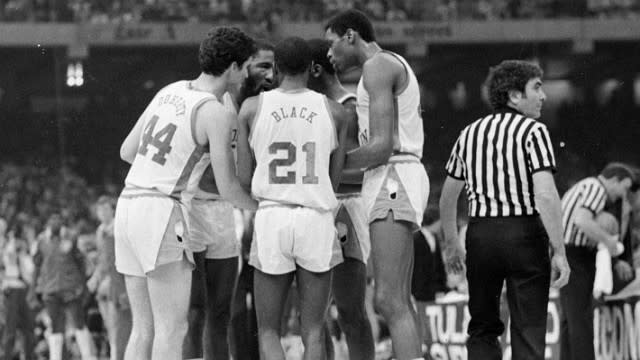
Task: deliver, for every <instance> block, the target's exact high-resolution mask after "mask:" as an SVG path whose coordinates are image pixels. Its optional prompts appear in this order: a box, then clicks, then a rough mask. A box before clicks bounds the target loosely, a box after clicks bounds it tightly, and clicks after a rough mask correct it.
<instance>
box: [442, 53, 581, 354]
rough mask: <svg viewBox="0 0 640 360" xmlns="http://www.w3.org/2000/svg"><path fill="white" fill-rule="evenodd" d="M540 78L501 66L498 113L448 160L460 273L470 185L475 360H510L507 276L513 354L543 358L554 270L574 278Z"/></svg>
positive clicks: (492, 75) (450, 240)
mask: <svg viewBox="0 0 640 360" xmlns="http://www.w3.org/2000/svg"><path fill="white" fill-rule="evenodd" d="M541 77H542V70H541V69H540V67H539V66H537V65H535V64H532V63H529V62H524V61H516V60H507V61H503V62H502V63H500V64H499V65H498V66H496V67H495V68H492V69H491V70H490V72H489V77H488V79H487V84H488V87H489V99H490V102H491V106H492V107H493V109H494V112H493V113H492V114H489V115H487V116H484V117H482V118H480V119H478V120H476V121H474V122H473V123H472V124H470V125H469V126H467V127H466V128H465V129H463V130H462V132H461V133H460V136H459V137H458V140H457V141H456V144H455V145H454V148H453V150H452V152H451V155H450V157H449V161H448V162H447V166H446V171H447V175H448V176H447V179H446V180H445V183H444V186H443V189H442V196H441V197H440V217H441V220H442V226H443V230H444V234H445V265H446V266H447V269H448V271H450V272H453V273H459V272H462V271H464V267H465V266H464V261H465V259H464V258H465V254H464V251H463V249H462V245H461V244H460V242H459V241H458V234H457V230H456V217H457V213H456V203H457V199H458V196H459V195H460V192H461V190H462V188H463V186H465V185H466V188H467V196H468V200H469V226H468V228H467V236H466V269H467V280H468V283H469V312H470V314H471V321H470V322H469V329H468V333H469V338H468V340H467V350H468V355H469V356H468V358H469V359H470V360H500V359H502V349H501V347H500V343H499V341H498V337H499V336H500V335H501V334H502V333H503V332H504V324H503V323H502V321H501V320H500V294H501V291H502V287H503V283H504V282H505V280H506V283H507V300H508V304H509V311H510V313H511V349H512V358H513V359H514V360H522V359H527V360H528V359H539V360H543V359H544V349H545V331H546V322H547V304H548V301H549V283H550V281H551V277H552V276H553V281H554V282H553V285H554V286H555V287H558V288H559V287H562V286H564V285H565V284H566V283H567V281H568V280H569V265H568V264H567V259H566V256H565V250H564V244H563V241H562V224H561V222H560V218H561V210H560V198H559V196H558V191H557V190H556V187H555V183H554V180H553V176H552V172H553V171H555V159H554V155H553V148H552V146H551V141H550V139H549V133H548V131H547V128H546V126H545V125H544V124H542V123H540V122H538V121H536V120H535V119H536V118H538V117H540V110H541V108H542V104H543V102H544V100H545V94H544V92H543V91H542V80H541ZM549 243H551V248H552V254H553V255H552V257H551V259H550V258H549ZM551 270H553V274H551Z"/></svg>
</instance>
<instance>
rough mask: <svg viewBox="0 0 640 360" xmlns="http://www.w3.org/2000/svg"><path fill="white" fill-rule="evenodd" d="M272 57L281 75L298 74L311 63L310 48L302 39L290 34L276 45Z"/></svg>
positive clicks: (304, 70)
mask: <svg viewBox="0 0 640 360" xmlns="http://www.w3.org/2000/svg"><path fill="white" fill-rule="evenodd" d="M274 58H275V63H276V67H277V69H278V72H280V73H281V74H283V75H299V74H302V73H304V72H306V71H307V70H308V69H309V66H310V65H311V49H310V48H309V45H308V44H307V42H306V41H305V40H304V39H302V38H299V37H296V36H292V37H288V38H286V39H284V40H282V41H280V42H279V43H278V44H277V45H276V49H275V51H274Z"/></svg>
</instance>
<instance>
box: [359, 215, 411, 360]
mask: <svg viewBox="0 0 640 360" xmlns="http://www.w3.org/2000/svg"><path fill="white" fill-rule="evenodd" d="M370 231H371V250H372V257H373V267H374V277H375V286H376V288H375V295H374V296H375V297H374V301H375V306H376V309H377V310H378V312H379V313H380V314H381V315H382V316H383V317H384V319H385V321H386V323H387V326H388V327H389V332H390V333H391V339H392V341H393V349H394V353H395V355H396V358H397V359H399V360H406V359H417V358H421V356H422V353H421V341H420V338H419V330H418V329H419V328H418V324H417V323H416V321H415V316H414V315H413V312H414V309H413V307H412V306H411V273H412V270H413V269H412V267H413V261H412V259H413V236H412V226H411V224H410V223H408V222H404V221H395V220H394V217H393V213H392V212H391V211H390V212H389V213H388V215H387V217H386V218H384V219H379V220H375V221H374V222H372V223H371V227H370Z"/></svg>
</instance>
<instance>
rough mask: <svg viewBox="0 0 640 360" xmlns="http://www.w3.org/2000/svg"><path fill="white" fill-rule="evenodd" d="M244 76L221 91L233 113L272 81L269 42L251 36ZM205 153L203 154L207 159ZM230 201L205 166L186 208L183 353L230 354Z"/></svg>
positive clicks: (234, 249) (234, 240) (234, 261)
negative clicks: (189, 262) (189, 272)
mask: <svg viewBox="0 0 640 360" xmlns="http://www.w3.org/2000/svg"><path fill="white" fill-rule="evenodd" d="M247 75H248V76H247V78H246V79H245V81H244V82H243V83H242V84H241V87H239V88H236V89H232V90H231V91H230V92H227V93H225V94H224V96H223V98H222V102H223V105H224V106H225V107H226V108H227V109H228V110H229V111H231V112H232V113H234V114H237V112H238V105H237V104H241V103H242V102H243V101H244V100H245V99H246V98H247V97H249V96H254V95H257V94H258V93H260V92H261V91H263V90H268V89H270V88H271V84H273V46H272V45H271V44H269V43H266V42H263V41H257V42H256V52H255V53H254V54H253V55H252V57H251V60H250V61H249V64H248V66H247ZM237 129H238V128H237V124H234V125H233V128H232V130H231V139H230V142H231V151H233V153H234V157H235V153H236V143H237V136H238V133H237ZM208 156H209V154H208V153H207V154H205V156H204V158H206V159H208ZM236 211H237V210H236V209H234V207H233V205H232V204H231V203H230V202H228V201H225V200H222V199H221V197H220V192H219V190H218V188H217V185H216V182H215V177H214V174H213V169H212V167H211V166H208V167H207V169H206V170H205V172H204V174H203V176H202V178H201V180H200V181H199V182H198V185H197V190H196V192H195V195H194V197H193V200H192V201H191V208H190V211H189V225H190V231H191V232H190V235H191V236H190V239H189V243H190V244H191V249H192V250H193V251H194V258H195V260H196V269H195V270H194V271H193V282H192V285H191V302H190V304H191V305H190V311H189V331H188V333H187V337H186V338H185V347H184V349H183V350H184V352H183V355H184V358H185V359H194V358H202V357H203V356H204V358H205V359H227V358H229V341H228V331H227V330H228V328H229V321H230V317H231V300H232V298H233V291H234V285H235V282H236V277H237V275H238V255H239V254H240V244H239V240H238V234H237V227H236V221H235V214H234V213H235V212H236Z"/></svg>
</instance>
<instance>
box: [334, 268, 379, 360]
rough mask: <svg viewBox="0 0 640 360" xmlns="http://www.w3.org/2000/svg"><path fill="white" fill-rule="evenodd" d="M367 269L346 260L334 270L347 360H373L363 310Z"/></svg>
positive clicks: (335, 296)
mask: <svg viewBox="0 0 640 360" xmlns="http://www.w3.org/2000/svg"><path fill="white" fill-rule="evenodd" d="M366 277H367V269H366V266H365V264H364V263H363V262H361V261H359V260H355V259H351V258H345V259H344V262H343V263H342V264H340V265H338V266H336V267H335V268H333V286H332V288H333V297H334V300H335V302H336V306H337V307H338V322H339V324H340V328H341V329H342V331H343V332H344V334H345V336H346V338H347V345H348V346H349V359H354V360H358V359H373V358H374V355H375V349H374V343H373V335H372V333H371V324H370V323H369V319H368V318H367V311H366V309H365V305H364V301H365V293H366V282H367V280H366Z"/></svg>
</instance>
